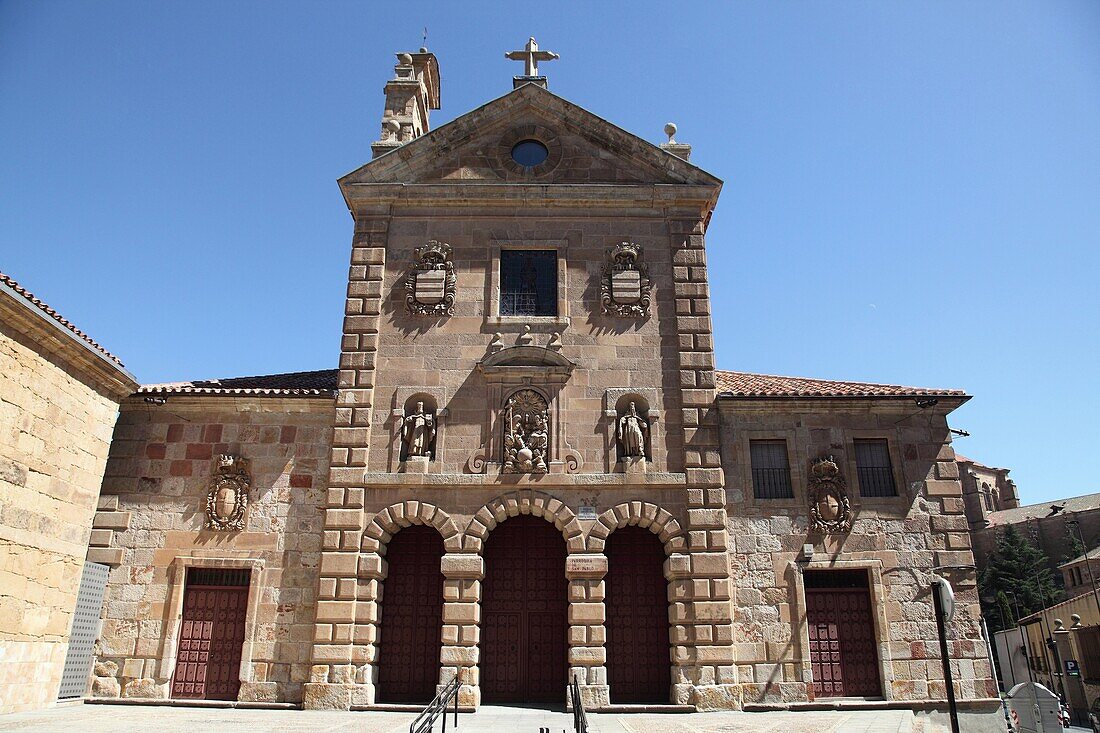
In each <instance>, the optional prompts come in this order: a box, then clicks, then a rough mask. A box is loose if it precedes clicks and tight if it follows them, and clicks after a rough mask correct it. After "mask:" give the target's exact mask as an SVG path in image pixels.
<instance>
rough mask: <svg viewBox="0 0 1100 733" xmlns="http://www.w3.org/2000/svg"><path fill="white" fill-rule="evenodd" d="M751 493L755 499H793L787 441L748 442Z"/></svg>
mask: <svg viewBox="0 0 1100 733" xmlns="http://www.w3.org/2000/svg"><path fill="white" fill-rule="evenodd" d="M749 458H750V460H751V462H752V491H753V496H755V497H756V498H757V499H793V498H794V489H793V488H792V487H791V465H790V462H789V461H788V459H787V441H785V440H750V441H749Z"/></svg>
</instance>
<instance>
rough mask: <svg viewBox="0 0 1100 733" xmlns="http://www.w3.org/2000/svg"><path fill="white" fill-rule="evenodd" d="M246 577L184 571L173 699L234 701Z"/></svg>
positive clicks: (245, 606)
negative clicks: (181, 613)
mask: <svg viewBox="0 0 1100 733" xmlns="http://www.w3.org/2000/svg"><path fill="white" fill-rule="evenodd" d="M248 578H249V571H247V570H212V569H206V568H191V569H190V570H189V571H188V575H187V584H186V586H185V588H184V595H183V621H182V623H181V625H180V644H179V652H178V654H177V658H176V673H175V676H174V677H173V679H172V697H176V698H198V699H204V700H236V699H237V693H238V691H239V690H240V687H241V676H240V673H241V646H242V645H243V644H244V622H245V614H246V612H247V609H248Z"/></svg>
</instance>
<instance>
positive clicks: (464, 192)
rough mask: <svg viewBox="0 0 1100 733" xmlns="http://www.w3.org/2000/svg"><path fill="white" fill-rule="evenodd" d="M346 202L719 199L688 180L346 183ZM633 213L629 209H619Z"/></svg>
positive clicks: (691, 211)
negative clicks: (646, 181)
mask: <svg viewBox="0 0 1100 733" xmlns="http://www.w3.org/2000/svg"><path fill="white" fill-rule="evenodd" d="M343 190H344V196H345V201H346V202H347V205H348V210H349V211H351V212H352V213H353V214H359V213H366V212H364V209H366V208H367V207H372V206H379V205H391V206H418V205H428V204H430V205H432V206H433V207H448V206H454V207H456V208H463V209H469V208H470V206H471V205H475V206H476V205H481V206H486V207H494V206H511V207H515V206H517V205H520V206H523V207H525V208H531V209H536V208H539V207H551V206H552V207H554V209H555V213H558V210H559V209H560V208H561V207H562V206H569V205H571V204H573V205H577V206H578V207H583V208H585V209H588V210H591V209H594V208H595V209H618V210H620V211H621V210H622V207H623V206H624V205H634V206H640V207H644V208H646V209H650V210H654V209H655V210H657V211H661V212H666V211H667V212H668V214H670V215H671V214H675V213H676V210H682V214H683V215H685V216H705V215H707V214H708V213H709V212H710V211H712V210H713V209H714V206H715V204H716V203H717V201H718V189H717V188H715V187H713V186H700V185H690V184H666V183H647V184H619V183H614V184H612V183H480V182H478V183H465V182H447V183H412V184H409V183H348V184H346V185H345V186H344V188H343ZM623 215H633V212H623Z"/></svg>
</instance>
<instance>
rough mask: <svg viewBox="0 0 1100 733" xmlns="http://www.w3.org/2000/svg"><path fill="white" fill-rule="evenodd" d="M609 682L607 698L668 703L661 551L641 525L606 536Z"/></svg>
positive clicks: (619, 701) (665, 592)
mask: <svg viewBox="0 0 1100 733" xmlns="http://www.w3.org/2000/svg"><path fill="white" fill-rule="evenodd" d="M606 553H607V588H606V594H605V599H606V600H605V601H604V604H605V606H606V608H607V682H608V685H609V686H610V693H611V702H612V703H613V704H624V703H667V702H668V701H669V695H670V692H671V689H672V670H671V664H672V663H671V657H670V654H669V638H668V584H667V582H666V581H665V576H664V561H665V551H664V546H663V545H662V544H661V541H660V540H659V539H658V538H657V536H656V535H655V534H653V533H652V532H650V531H649V530H648V529H645V528H643V527H623V528H621V529H617V530H615V531H614V532H612V533H611V536H610V537H609V538H608V540H607V549H606Z"/></svg>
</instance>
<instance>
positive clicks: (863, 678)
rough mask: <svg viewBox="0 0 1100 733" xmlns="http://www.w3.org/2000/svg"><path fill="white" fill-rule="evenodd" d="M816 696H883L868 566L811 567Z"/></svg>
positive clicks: (809, 609) (808, 588) (812, 659)
mask: <svg viewBox="0 0 1100 733" xmlns="http://www.w3.org/2000/svg"><path fill="white" fill-rule="evenodd" d="M806 615H807V621H808V623H809V631H810V664H811V666H812V668H813V676H814V696H815V697H879V696H881V695H882V684H881V682H880V681H879V669H878V653H877V646H878V645H877V644H876V642H875V621H874V616H873V614H872V612H871V595H870V591H869V589H868V587H867V573H866V572H865V571H807V573H806Z"/></svg>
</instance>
